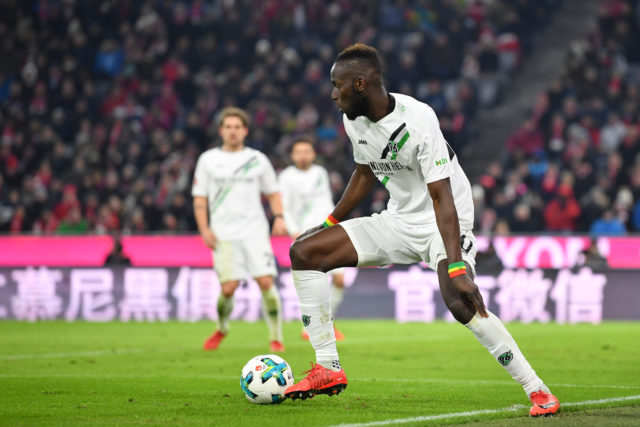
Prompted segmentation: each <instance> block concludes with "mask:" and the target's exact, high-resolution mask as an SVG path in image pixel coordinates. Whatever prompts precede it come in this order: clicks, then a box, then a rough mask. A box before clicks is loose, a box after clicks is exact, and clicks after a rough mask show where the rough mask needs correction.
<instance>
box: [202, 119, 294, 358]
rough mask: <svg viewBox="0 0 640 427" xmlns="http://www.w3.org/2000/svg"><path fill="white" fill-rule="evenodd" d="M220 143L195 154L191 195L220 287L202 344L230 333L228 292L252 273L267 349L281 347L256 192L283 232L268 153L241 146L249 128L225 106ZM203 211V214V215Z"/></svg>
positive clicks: (212, 344)
mask: <svg viewBox="0 0 640 427" xmlns="http://www.w3.org/2000/svg"><path fill="white" fill-rule="evenodd" d="M218 133H219V134H220V137H221V138H222V147H220V148H213V149H211V150H207V151H205V152H204V153H203V154H202V155H200V157H199V158H198V163H197V164H196V170H195V174H194V178H193V187H192V190H191V194H192V196H193V210H194V215H195V217H196V222H197V223H198V231H200V235H201V236H202V240H204V243H205V244H206V245H207V246H208V247H209V248H211V249H212V250H213V262H214V268H215V271H216V273H217V274H218V279H219V280H220V286H221V288H222V289H221V292H220V296H219V298H218V328H217V330H216V331H215V332H214V334H213V335H211V336H210V337H209V339H207V341H205V343H204V348H205V350H216V349H217V348H218V346H219V345H220V342H221V341H222V339H223V338H224V337H225V336H226V335H227V333H228V332H229V316H230V314H231V311H232V309H233V294H234V292H235V290H236V289H237V287H238V286H239V284H240V281H242V280H244V279H246V278H247V277H248V276H251V277H253V278H254V279H255V281H256V282H257V283H258V286H260V289H261V291H262V312H263V315H264V317H265V320H266V322H267V325H268V327H269V341H270V350H271V351H273V352H278V351H284V345H283V344H282V308H281V302H280V296H279V294H278V289H277V287H276V286H275V284H274V281H273V277H274V276H275V274H276V273H277V271H276V265H275V259H274V256H273V250H272V249H271V241H270V237H269V223H268V222H267V218H266V217H265V213H264V209H263V207H262V202H261V198H260V195H261V194H264V195H265V196H266V197H267V199H268V200H269V205H270V207H271V211H272V212H273V214H274V217H275V220H274V223H273V229H272V233H273V234H274V235H284V234H286V227H285V224H284V219H283V216H282V201H281V199H280V193H279V191H278V185H277V180H276V173H275V171H274V170H273V166H271V163H270V162H269V159H267V156H265V155H264V154H262V153H261V152H259V151H257V150H254V149H253V148H249V147H245V146H244V140H245V138H246V137H247V134H248V133H249V118H248V115H247V113H245V112H244V111H243V110H241V109H239V108H232V107H230V108H225V109H224V110H222V112H221V113H220V128H219V129H218ZM207 214H208V215H207Z"/></svg>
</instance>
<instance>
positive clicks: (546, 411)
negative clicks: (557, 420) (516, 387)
mask: <svg viewBox="0 0 640 427" xmlns="http://www.w3.org/2000/svg"><path fill="white" fill-rule="evenodd" d="M529 399H531V403H533V406H532V407H531V409H530V410H529V415H531V416H532V417H539V416H545V417H549V416H551V415H553V414H555V413H556V412H558V409H560V402H558V398H557V397H555V396H554V395H553V394H551V393H545V392H544V391H542V390H540V391H534V392H533V393H531V395H530V396H529Z"/></svg>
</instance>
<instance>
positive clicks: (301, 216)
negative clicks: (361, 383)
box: [278, 136, 344, 341]
mask: <svg viewBox="0 0 640 427" xmlns="http://www.w3.org/2000/svg"><path fill="white" fill-rule="evenodd" d="M315 159H316V150H315V148H314V147H313V140H312V139H311V137H308V136H299V137H297V138H296V139H295V140H294V141H293V144H292V145H291V160H292V161H293V165H291V166H288V167H286V168H285V169H284V170H283V171H282V172H280V176H279V177H278V183H279V185H280V192H281V193H282V206H283V208H284V222H285V224H286V226H287V231H288V232H289V235H290V236H291V237H293V239H294V240H295V239H297V238H298V236H300V234H302V232H303V231H305V230H308V229H309V228H311V227H313V226H315V225H317V224H319V223H321V222H322V221H324V219H325V218H326V217H327V215H329V214H330V213H331V212H333V208H334V207H335V205H334V204H333V196H332V194H331V186H330V185H329V173H328V172H327V170H326V169H325V168H323V167H322V166H320V165H317V164H314V163H313V162H314V161H315ZM329 274H331V279H332V286H331V313H333V314H334V317H335V313H336V312H337V311H338V307H340V303H341V302H342V298H343V295H344V269H342V268H338V269H335V270H332V271H330V272H329ZM334 331H335V335H336V340H338V341H342V340H343V339H344V335H343V334H342V332H340V331H339V330H338V329H337V328H335V325H334ZM302 337H303V338H304V339H307V340H308V339H309V335H308V334H307V333H306V332H305V331H304V330H303V333H302Z"/></svg>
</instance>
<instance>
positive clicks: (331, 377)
mask: <svg viewBox="0 0 640 427" xmlns="http://www.w3.org/2000/svg"><path fill="white" fill-rule="evenodd" d="M305 374H308V375H307V376H306V377H305V378H304V379H303V380H302V381H300V382H299V383H297V384H294V385H292V386H291V387H289V388H288V389H287V390H286V391H285V392H284V395H285V397H289V398H291V399H293V400H295V399H303V400H304V399H307V398H311V397H313V396H315V395H316V394H328V395H329V396H333V395H335V394H338V393H340V392H341V391H342V390H344V389H345V388H347V376H346V375H345V374H344V370H343V369H340V370H339V371H338V372H335V371H332V370H331V369H327V368H325V367H324V366H322V365H317V364H314V363H313V362H311V369H309V370H308V371H307V372H305Z"/></svg>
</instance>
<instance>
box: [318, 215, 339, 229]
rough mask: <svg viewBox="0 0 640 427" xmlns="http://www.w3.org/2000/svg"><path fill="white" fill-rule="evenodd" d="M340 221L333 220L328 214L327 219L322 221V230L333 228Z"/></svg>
mask: <svg viewBox="0 0 640 427" xmlns="http://www.w3.org/2000/svg"><path fill="white" fill-rule="evenodd" d="M339 222H340V221H338V220H337V219H335V218H334V217H333V215H331V214H329V216H328V217H327V219H325V220H324V223H323V224H322V226H323V227H324V228H329V227H333V226H334V225H336V224H338V223H339Z"/></svg>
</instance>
